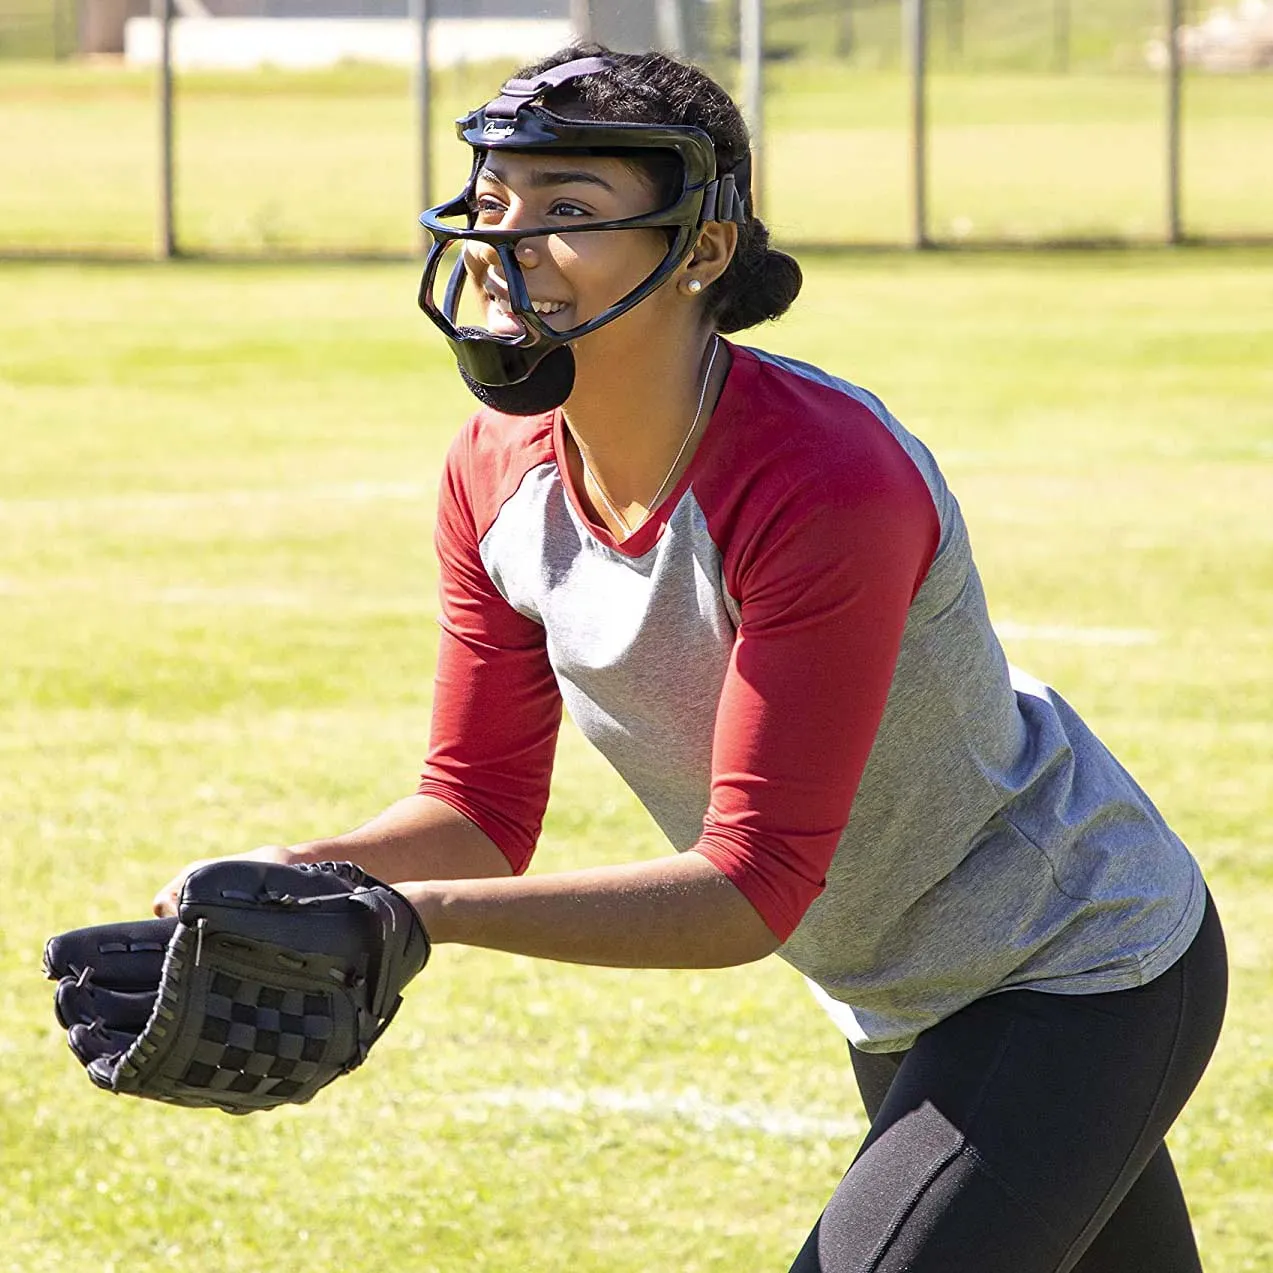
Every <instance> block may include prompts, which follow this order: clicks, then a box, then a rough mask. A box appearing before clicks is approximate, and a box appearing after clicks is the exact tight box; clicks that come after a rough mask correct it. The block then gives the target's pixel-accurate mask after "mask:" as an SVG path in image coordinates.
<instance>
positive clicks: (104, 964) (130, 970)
mask: <svg viewBox="0 0 1273 1273" xmlns="http://www.w3.org/2000/svg"><path fill="white" fill-rule="evenodd" d="M176 927H177V921H176V920H175V919H139V920H133V921H132V922H131V923H124V924H99V925H97V926H95V927H93V928H76V929H73V930H72V931H71V932H69V933H60V934H59V935H58V936H56V937H50V938H49V941H48V944H47V945H46V946H45V947H44V974H45V976H46V977H50V978H52V979H54V980H58V979H61V978H62V977H78V976H79V975H80V974H81V973H82V972H83V971H84V969H85V968H91V969H92V970H93V971H92V978H93V982H94V984H95V985H97V986H104V987H107V988H109V989H113V990H153V989H154V988H155V987H156V986H157V985H158V984H159V973H160V970H161V969H162V968H163V962H164V952H165V951H166V950H167V949H168V943H169V942H170V941H171V940H172V935H173V933H174V932H175V931H176Z"/></svg>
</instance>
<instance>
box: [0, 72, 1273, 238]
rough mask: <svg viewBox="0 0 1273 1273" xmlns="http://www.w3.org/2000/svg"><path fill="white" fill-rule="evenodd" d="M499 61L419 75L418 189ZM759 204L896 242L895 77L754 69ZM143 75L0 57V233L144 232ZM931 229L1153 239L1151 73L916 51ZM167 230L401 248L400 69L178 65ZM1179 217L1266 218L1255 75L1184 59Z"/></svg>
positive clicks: (153, 148) (900, 145)
mask: <svg viewBox="0 0 1273 1273" xmlns="http://www.w3.org/2000/svg"><path fill="white" fill-rule="evenodd" d="M508 69H510V68H507V67H490V66H481V67H469V68H467V69H465V70H463V71H456V72H448V73H446V74H441V75H439V76H438V80H437V84H436V86H435V106H434V120H435V122H436V128H435V137H434V156H435V157H434V162H433V170H434V178H435V182H434V193H435V197H436V198H437V199H438V200H440V199H441V198H443V197H445V196H448V195H450V194H452V193H454V192H455V191H456V190H458V189H459V187H460V183H461V180H462V177H463V175H464V173H465V172H466V170H467V162H468V161H467V158H466V154H465V152H464V150H463V149H462V148H461V147H460V146H459V144H458V143H457V142H456V141H455V139H454V135H453V133H452V132H451V130H450V125H449V121H450V120H452V119H454V117H455V116H456V115H457V114H458V113H460V111H461V110H462V109H466V108H469V107H472V106H473V105H475V104H477V103H479V102H481V101H484V100H485V99H486V98H487V96H488V95H489V94H490V93H491V92H492V91H493V89H494V86H495V85H497V84H498V82H499V80H500V78H501V76H502V74H503V73H504V72H505V71H506V70H508ZM768 77H769V78H768V87H769V93H768V98H767V102H766V112H767V117H766V130H765V146H766V154H765V161H764V171H765V188H766V191H767V205H766V207H767V212H766V216H767V219H768V220H769V221H770V223H771V224H772V226H773V228H774V230H775V232H776V233H777V234H778V235H779V237H781V238H783V239H785V240H787V241H789V242H806V243H807V242H860V243H900V242H906V241H908V239H909V236H910V233H911V211H910V200H911V196H910V177H909V172H910V162H911V161H910V149H909V141H908V127H909V125H908V117H909V116H908V111H909V107H908V93H909V87H908V83H907V80H906V79H905V77H903V76H902V75H901V74H900V73H898V72H897V71H896V70H895V69H894V70H890V69H887V68H884V69H869V68H867V69H864V68H861V67H857V66H853V65H849V64H846V63H843V62H838V61H835V60H833V59H826V58H824V59H821V60H815V59H811V58H807V57H806V58H798V59H795V60H793V61H788V62H780V63H775V64H774V65H772V66H771V67H770V68H769V72H768ZM154 78H155V77H154V76H153V75H152V74H150V73H147V72H139V71H128V70H124V69H121V68H119V67H118V66H111V65H87V66H86V65H76V64H51V63H45V64H41V63H17V62H4V61H0V252H3V251H4V250H5V249H8V250H10V251H14V250H18V251H28V252H29V251H37V250H45V251H75V250H78V251H107V252H116V253H120V252H127V253H132V254H134V255H136V254H141V255H145V254H147V253H148V252H150V251H151V250H152V248H153V245H154V243H155V239H156V230H155V226H156V219H157V213H156V207H157V190H158V182H159V177H158V170H159V125H158V108H157V105H156V102H155V86H154ZM929 96H930V113H931V143H930V163H929V170H930V185H931V193H930V231H931V233H932V234H933V235H934V236H935V237H937V238H940V239H944V240H953V241H973V242H975V241H977V240H1010V241H1016V240H1026V239H1048V238H1058V237H1119V238H1127V239H1132V240H1154V239H1161V238H1162V237H1163V235H1164V233H1165V229H1166V217H1167V213H1166V195H1165V177H1164V168H1165V158H1164V153H1165V152H1164V142H1163V138H1164V132H1165V124H1164V103H1165V95H1164V87H1163V84H1162V82H1161V78H1160V77H1157V76H1154V75H1151V74H1149V73H1148V72H1145V71H1137V70H1134V69H1126V68H1124V69H1121V70H1111V69H1109V68H1108V67H1106V68H1105V69H1099V68H1097V69H1093V68H1092V66H1090V65H1087V64H1084V65H1082V66H1080V67H1079V68H1078V69H1076V70H1075V71H1074V72H1073V73H1072V74H1067V75H1054V74H1044V73H1038V72H1026V71H1021V70H1014V69H1011V68H1009V69H1006V70H999V71H994V72H981V73H976V74H973V73H969V72H967V71H954V70H941V69H938V70H937V71H935V73H934V74H933V76H932V77H931V83H930V90H929ZM176 100H177V107H176V124H175V136H176V143H175V145H176V165H177V174H178V175H177V196H176V209H177V212H176V221H177V237H178V241H179V243H180V244H181V246H182V247H184V248H185V249H186V250H188V251H192V252H207V251H214V252H221V253H232V254H233V253H264V254H272V253H285V252H335V251H341V250H354V251H361V252H380V253H405V252H408V251H410V250H411V249H412V247H413V245H414V243H415V238H414V234H415V231H414V220H415V215H416V213H417V212H418V211H419V208H418V203H419V194H418V191H419V179H418V177H417V167H418V165H417V161H416V153H417V149H418V147H417V143H416V141H415V138H414V135H413V128H414V124H413V120H414V107H413V104H412V99H411V93H410V85H409V81H408V77H407V76H406V74H405V73H399V72H394V71H390V70H382V69H376V68H371V67H365V66H364V67H360V66H349V67H343V68H339V69H337V70H335V71H331V72H324V73H314V74H295V73H293V74H287V73H282V72H277V71H275V72H262V73H260V74H247V75H244V74H223V75H211V74H201V75H194V74H190V75H181V76H179V77H178V84H177V93H176ZM1183 155H1184V159H1183V173H1184V177H1183V209H1184V219H1185V226H1186V230H1187V231H1188V232H1190V233H1194V234H1199V235H1202V234H1211V235H1220V236H1241V235H1256V234H1263V235H1273V211H1271V209H1270V197H1269V180H1268V173H1269V172H1270V170H1273V76H1271V75H1263V76H1261V75H1250V76H1203V75H1200V74H1191V75H1189V76H1188V83H1187V85H1186V90H1185V114H1184V129H1183Z"/></svg>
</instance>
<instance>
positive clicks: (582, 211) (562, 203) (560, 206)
mask: <svg viewBox="0 0 1273 1273" xmlns="http://www.w3.org/2000/svg"><path fill="white" fill-rule="evenodd" d="M548 215H549V216H550V217H568V218H575V217H591V216H594V215H595V214H594V213H592V212H590V211H589V210H588V209H587V208H581V207H580V206H579V205H578V204H577V203H571V202H570V201H569V200H567V199H558V200H557V202H556V203H554V204H553V205H552V207H551V208H549V209H548Z"/></svg>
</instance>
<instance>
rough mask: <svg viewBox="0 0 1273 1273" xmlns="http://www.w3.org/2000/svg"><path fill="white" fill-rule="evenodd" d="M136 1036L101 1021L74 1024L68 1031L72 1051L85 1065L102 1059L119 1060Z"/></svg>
mask: <svg viewBox="0 0 1273 1273" xmlns="http://www.w3.org/2000/svg"><path fill="white" fill-rule="evenodd" d="M136 1038H137V1036H136V1035H135V1034H129V1033H128V1032H127V1031H124V1030H108V1029H107V1028H106V1027H105V1026H103V1025H101V1024H99V1023H94V1024H93V1025H73V1026H72V1027H71V1028H70V1029H69V1030H68V1031H67V1033H66V1041H67V1043H69V1044H70V1045H71V1051H72V1052H74V1053H75V1058H76V1060H77V1061H79V1063H80V1064H81V1065H83V1066H87V1065H88V1064H89V1063H90V1062H91V1061H98V1060H102V1059H110V1060H111V1061H112V1062H113V1061H115V1060H117V1059H118V1058H119V1057H120V1055H122V1054H123V1053H124V1052H126V1051H127V1050H128V1049H129V1048H130V1047H131V1046H132V1044H133V1042H134V1040H135V1039H136Z"/></svg>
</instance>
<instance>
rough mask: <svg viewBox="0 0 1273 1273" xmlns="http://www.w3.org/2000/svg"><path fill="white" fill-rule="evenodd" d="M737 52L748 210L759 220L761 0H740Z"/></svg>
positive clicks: (761, 177) (762, 149) (761, 180)
mask: <svg viewBox="0 0 1273 1273" xmlns="http://www.w3.org/2000/svg"><path fill="white" fill-rule="evenodd" d="M740 3H741V6H742V8H741V11H740V13H739V23H738V26H739V41H738V44H739V53H740V55H741V61H742V80H743V115H744V117H745V118H746V120H747V127H748V130H749V131H750V133H751V207H752V215H753V216H757V217H761V216H763V214H762V211H761V210H762V208H763V207H764V191H765V183H764V154H765V144H764V101H765V89H764V64H765V5H764V0H740Z"/></svg>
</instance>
